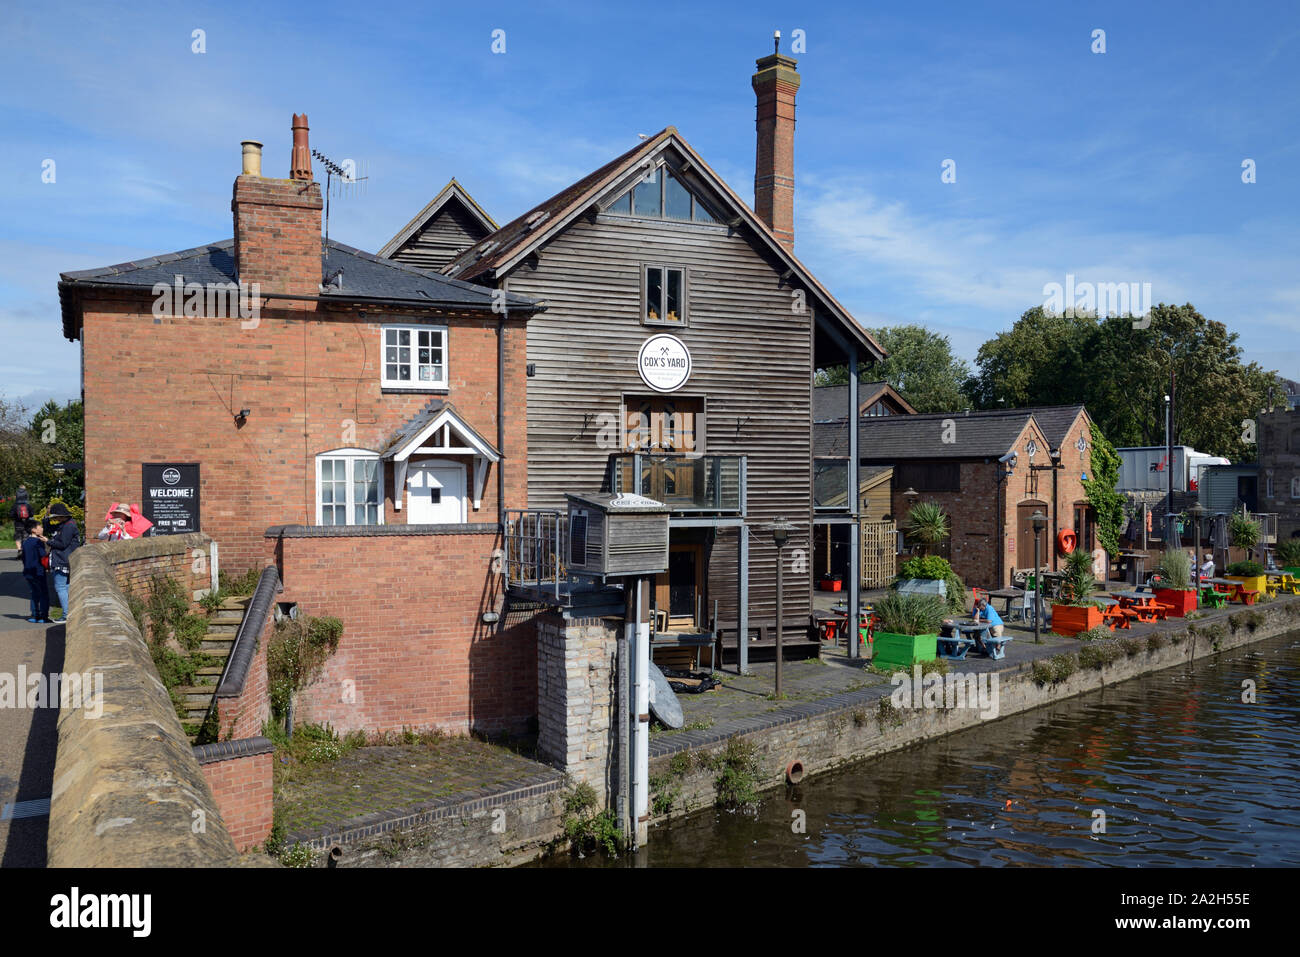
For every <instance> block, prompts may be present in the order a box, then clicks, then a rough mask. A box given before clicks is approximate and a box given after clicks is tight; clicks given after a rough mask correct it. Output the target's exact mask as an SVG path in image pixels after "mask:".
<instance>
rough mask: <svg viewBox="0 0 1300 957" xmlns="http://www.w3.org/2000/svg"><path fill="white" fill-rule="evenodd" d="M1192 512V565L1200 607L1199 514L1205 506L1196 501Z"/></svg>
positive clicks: (1197, 602) (1198, 606)
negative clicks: (1193, 536) (1194, 545)
mask: <svg viewBox="0 0 1300 957" xmlns="http://www.w3.org/2000/svg"><path fill="white" fill-rule="evenodd" d="M1190 511H1191V513H1192V524H1194V525H1195V526H1196V551H1195V552H1193V553H1192V565H1193V566H1194V567H1195V571H1196V607H1197V608H1200V607H1201V516H1202V515H1204V514H1205V506H1204V505H1202V504H1201V503H1200V502H1197V503H1196V504H1195V505H1193V506H1192V507H1191V509H1190Z"/></svg>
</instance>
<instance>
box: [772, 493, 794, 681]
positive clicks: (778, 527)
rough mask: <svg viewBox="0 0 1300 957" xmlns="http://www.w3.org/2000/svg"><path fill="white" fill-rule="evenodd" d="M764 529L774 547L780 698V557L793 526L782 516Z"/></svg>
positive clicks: (782, 583)
mask: <svg viewBox="0 0 1300 957" xmlns="http://www.w3.org/2000/svg"><path fill="white" fill-rule="evenodd" d="M766 528H767V530H768V531H769V532H771V533H772V543H773V544H774V545H776V696H777V698H780V697H781V662H782V659H783V658H784V657H785V655H784V646H783V644H782V641H781V632H782V630H783V629H782V627H781V626H782V625H783V624H784V615H785V600H784V595H785V557H784V556H783V555H782V550H783V549H784V548H785V543H786V542H788V541H789V540H790V533H791V532H792V531H794V526H793V525H791V524H790V523H789V522H787V521H786V520H785V517H784V516H782V517H781V518H778V519H777V520H776V521H775V522H773V523H772V524H771V525H768V526H766Z"/></svg>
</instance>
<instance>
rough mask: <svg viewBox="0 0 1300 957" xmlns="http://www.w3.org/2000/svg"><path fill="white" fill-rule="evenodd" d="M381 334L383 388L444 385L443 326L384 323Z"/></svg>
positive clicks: (445, 377) (435, 387)
mask: <svg viewBox="0 0 1300 957" xmlns="http://www.w3.org/2000/svg"><path fill="white" fill-rule="evenodd" d="M381 336H382V340H381V343H382V346H381V347H382V350H383V353H382V354H383V374H382V378H381V380H380V384H381V386H382V387H383V388H389V389H445V388H447V327H446V326H426V325H385V326H384V327H383V331H382V333H381Z"/></svg>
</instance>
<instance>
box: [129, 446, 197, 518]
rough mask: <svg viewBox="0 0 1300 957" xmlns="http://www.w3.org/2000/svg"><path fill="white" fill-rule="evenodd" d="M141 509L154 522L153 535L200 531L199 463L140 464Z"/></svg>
mask: <svg viewBox="0 0 1300 957" xmlns="http://www.w3.org/2000/svg"><path fill="white" fill-rule="evenodd" d="M140 470H141V472H142V474H143V479H142V482H141V485H142V493H141V496H140V510H141V511H142V512H143V513H144V517H145V518H147V519H149V521H151V522H153V528H151V529H150V530H149V534H150V535H185V534H187V533H189V532H197V531H200V526H199V466H198V463H197V462H177V463H172V462H145V463H144V464H142V465H141V466H140Z"/></svg>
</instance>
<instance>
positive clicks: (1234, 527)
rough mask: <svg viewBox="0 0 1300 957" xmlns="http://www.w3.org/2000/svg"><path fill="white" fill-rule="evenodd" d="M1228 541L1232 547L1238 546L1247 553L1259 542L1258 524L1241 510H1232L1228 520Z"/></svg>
mask: <svg viewBox="0 0 1300 957" xmlns="http://www.w3.org/2000/svg"><path fill="white" fill-rule="evenodd" d="M1228 541H1229V542H1230V543H1231V544H1232V547H1233V548H1240V549H1242V550H1243V551H1245V552H1246V553H1247V555H1249V553H1250V551H1251V550H1252V549H1253V548H1254V547H1255V546H1256V545H1258V544H1259V526H1258V525H1257V524H1255V523H1254V522H1252V521H1251V520H1250V519H1248V518H1247V517H1246V516H1245V515H1243V514H1242V513H1241V512H1233V513H1232V518H1230V519H1229V520H1228Z"/></svg>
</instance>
